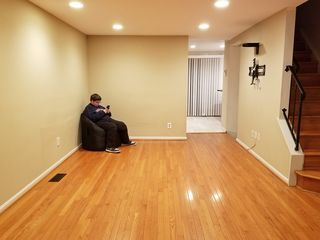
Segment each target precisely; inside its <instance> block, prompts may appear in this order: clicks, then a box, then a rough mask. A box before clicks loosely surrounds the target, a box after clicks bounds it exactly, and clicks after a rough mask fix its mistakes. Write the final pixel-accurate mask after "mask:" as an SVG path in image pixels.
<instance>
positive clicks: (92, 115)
mask: <svg viewBox="0 0 320 240" xmlns="http://www.w3.org/2000/svg"><path fill="white" fill-rule="evenodd" d="M99 109H105V107H102V106H100V105H99V106H98V107H96V106H94V105H92V104H91V103H89V104H88V105H87V106H86V108H85V109H84V111H83V113H84V115H85V116H86V117H87V118H89V119H90V120H91V121H93V122H95V123H98V122H103V121H109V119H110V117H111V112H110V113H105V112H104V111H98V110H99Z"/></svg>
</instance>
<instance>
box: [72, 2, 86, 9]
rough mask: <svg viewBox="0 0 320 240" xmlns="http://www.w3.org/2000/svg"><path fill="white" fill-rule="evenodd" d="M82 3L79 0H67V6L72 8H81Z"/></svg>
mask: <svg viewBox="0 0 320 240" xmlns="http://www.w3.org/2000/svg"><path fill="white" fill-rule="evenodd" d="M83 6H84V5H83V3H82V2H80V1H70V2H69V7H71V8H74V9H80V8H83Z"/></svg>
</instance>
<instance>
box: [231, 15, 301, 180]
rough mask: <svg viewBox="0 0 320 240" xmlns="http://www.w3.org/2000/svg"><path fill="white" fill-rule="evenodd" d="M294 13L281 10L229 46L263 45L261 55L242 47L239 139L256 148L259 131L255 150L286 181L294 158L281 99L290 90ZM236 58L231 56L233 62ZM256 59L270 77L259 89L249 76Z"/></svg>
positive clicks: (265, 78)
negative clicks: (283, 123) (282, 122)
mask: <svg viewBox="0 0 320 240" xmlns="http://www.w3.org/2000/svg"><path fill="white" fill-rule="evenodd" d="M293 13H294V11H293V10H284V11H281V12H279V13H278V14H276V15H274V16H272V17H270V18H268V19H267V20H264V21H263V22H261V23H259V24H257V25H255V26H254V27H252V28H251V29H249V30H247V31H246V32H244V33H242V34H241V35H239V36H237V37H236V38H234V39H232V40H231V41H230V44H229V45H228V46H229V47H232V46H237V45H238V46H239V44H241V43H245V42H260V43H261V44H262V48H261V49H260V54H259V55H257V56H256V55H255V54H254V49H253V48H243V47H241V48H240V47H239V48H240V56H239V58H240V71H239V92H238V94H239V97H238V121H237V122H238V127H237V137H238V139H239V140H240V141H242V142H243V143H245V144H246V145H247V146H253V145H254V143H255V140H254V139H253V138H252V137H251V130H255V131H257V132H259V133H260V140H259V141H257V143H256V146H255V147H254V149H253V151H254V152H255V154H257V155H259V156H260V157H261V158H263V159H264V160H265V161H266V162H267V164H268V165H270V166H271V167H272V168H274V169H275V170H276V171H278V172H279V173H280V174H281V175H283V176H284V177H286V178H288V177H289V175H290V173H289V169H290V164H291V163H290V161H291V156H290V151H289V149H288V147H287V145H286V141H285V140H284V136H283V135H282V132H281V130H280V127H279V123H278V118H279V117H281V115H280V112H281V111H280V110H281V107H283V106H282V104H284V103H287V101H285V100H284V99H282V98H281V96H282V94H283V93H285V94H287V91H288V87H287V88H286V89H284V86H286V85H287V84H283V81H288V79H287V78H286V77H285V73H284V66H285V63H287V64H289V63H290V60H291V59H292V42H293V27H294V25H293V24H292V22H294V16H295V15H294V14H293ZM288 28H290V31H289V30H288ZM288 46H289V48H288ZM290 47H291V49H290ZM229 52H230V50H229ZM235 56H236V55H235ZM232 57H233V56H229V59H230V58H232ZM254 57H256V58H257V59H258V60H259V64H260V65H263V64H265V65H266V76H264V77H260V79H261V81H260V84H257V85H255V86H253V85H250V83H251V77H249V76H248V68H249V66H252V60H253V58H254Z"/></svg>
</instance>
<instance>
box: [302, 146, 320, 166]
mask: <svg viewBox="0 0 320 240" xmlns="http://www.w3.org/2000/svg"><path fill="white" fill-rule="evenodd" d="M303 169H304V170H319V171H320V150H306V151H304V164H303Z"/></svg>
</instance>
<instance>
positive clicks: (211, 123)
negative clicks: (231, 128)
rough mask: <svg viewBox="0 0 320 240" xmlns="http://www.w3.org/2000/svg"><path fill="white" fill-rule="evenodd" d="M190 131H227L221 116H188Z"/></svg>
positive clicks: (188, 128) (188, 130)
mask: <svg viewBox="0 0 320 240" xmlns="http://www.w3.org/2000/svg"><path fill="white" fill-rule="evenodd" d="M187 132H188V133H213V132H218V133H222V132H226V129H225V128H224V127H223V126H222V124H221V118H220V117H187Z"/></svg>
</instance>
